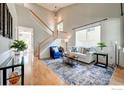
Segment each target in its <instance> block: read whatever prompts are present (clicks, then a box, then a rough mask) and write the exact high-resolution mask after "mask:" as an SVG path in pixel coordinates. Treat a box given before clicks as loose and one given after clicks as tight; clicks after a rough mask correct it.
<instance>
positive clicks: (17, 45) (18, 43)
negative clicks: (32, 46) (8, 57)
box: [10, 40, 27, 54]
mask: <svg viewBox="0 0 124 93" xmlns="http://www.w3.org/2000/svg"><path fill="white" fill-rule="evenodd" d="M10 48H14V49H15V50H16V51H15V52H16V53H18V54H19V52H20V51H24V50H25V49H27V45H26V43H25V42H24V41H23V40H15V41H14V42H13V44H12V45H11V46H10Z"/></svg>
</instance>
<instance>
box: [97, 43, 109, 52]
mask: <svg viewBox="0 0 124 93" xmlns="http://www.w3.org/2000/svg"><path fill="white" fill-rule="evenodd" d="M97 45H98V47H100V48H101V50H103V48H104V47H107V45H106V44H105V42H99V43H97Z"/></svg>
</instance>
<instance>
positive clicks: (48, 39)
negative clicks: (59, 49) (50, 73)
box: [24, 4, 58, 59]
mask: <svg viewBox="0 0 124 93" xmlns="http://www.w3.org/2000/svg"><path fill="white" fill-rule="evenodd" d="M24 7H25V8H26V9H28V10H29V13H30V14H31V15H32V17H33V18H34V19H35V20H36V21H37V22H38V23H39V24H40V26H41V27H42V28H44V29H45V31H46V33H48V36H47V37H45V38H44V39H43V40H42V41H40V42H39V43H38V46H37V48H36V49H35V52H34V56H35V57H38V59H40V56H41V55H42V54H43V53H44V52H45V51H44V49H45V48H46V47H48V46H49V45H50V44H51V43H52V42H53V41H55V40H56V39H57V38H58V35H57V33H58V31H53V30H51V28H49V26H48V25H47V24H46V23H45V22H44V21H43V20H42V19H41V18H40V17H39V16H38V15H37V14H36V13H35V11H33V10H32V9H31V8H30V7H31V6H30V4H26V5H24Z"/></svg>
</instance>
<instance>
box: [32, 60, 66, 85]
mask: <svg viewBox="0 0 124 93" xmlns="http://www.w3.org/2000/svg"><path fill="white" fill-rule="evenodd" d="M32 73H33V74H32V84H33V85H65V83H64V82H63V81H62V80H61V79H60V78H59V77H58V76H57V75H56V74H55V73H54V72H53V71H52V70H51V69H49V68H48V67H47V65H45V64H43V63H42V62H41V60H38V59H37V58H35V62H34V63H33V72H32Z"/></svg>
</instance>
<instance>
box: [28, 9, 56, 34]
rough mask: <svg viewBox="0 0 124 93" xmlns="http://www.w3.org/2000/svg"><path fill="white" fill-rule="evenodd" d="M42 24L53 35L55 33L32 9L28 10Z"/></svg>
mask: <svg viewBox="0 0 124 93" xmlns="http://www.w3.org/2000/svg"><path fill="white" fill-rule="evenodd" d="M28 10H29V11H30V12H31V13H32V14H33V15H34V16H35V17H36V18H37V19H38V20H39V21H40V22H41V23H42V24H44V26H45V27H46V28H47V29H49V30H50V31H51V32H52V33H54V31H53V30H51V29H50V28H49V26H48V25H47V24H46V23H45V22H44V21H43V20H42V19H41V18H40V17H39V16H38V15H37V14H36V13H34V12H33V11H32V10H31V9H28Z"/></svg>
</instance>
